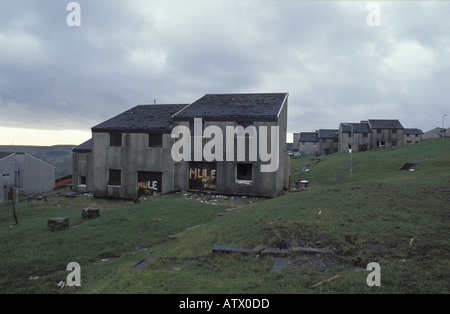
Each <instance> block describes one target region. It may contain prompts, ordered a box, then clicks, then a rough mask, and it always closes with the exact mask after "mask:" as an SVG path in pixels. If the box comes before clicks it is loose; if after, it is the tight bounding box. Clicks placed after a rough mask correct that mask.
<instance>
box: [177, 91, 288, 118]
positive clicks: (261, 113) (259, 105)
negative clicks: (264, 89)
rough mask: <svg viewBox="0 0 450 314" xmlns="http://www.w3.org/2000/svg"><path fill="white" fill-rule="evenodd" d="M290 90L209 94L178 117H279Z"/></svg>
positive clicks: (178, 114)
mask: <svg viewBox="0 0 450 314" xmlns="http://www.w3.org/2000/svg"><path fill="white" fill-rule="evenodd" d="M287 96H288V94H287V93H255V94H206V95H204V96H203V97H201V98H200V99H198V100H197V101H195V102H193V103H192V104H191V105H189V106H187V107H186V108H184V109H183V110H182V111H180V112H179V113H177V114H176V115H175V116H174V117H173V118H174V120H177V121H183V120H192V119H194V118H202V119H203V120H207V121H231V120H234V121H276V119H277V117H278V113H279V112H280V109H281V107H282V105H283V103H284V101H285V99H286V97H287Z"/></svg>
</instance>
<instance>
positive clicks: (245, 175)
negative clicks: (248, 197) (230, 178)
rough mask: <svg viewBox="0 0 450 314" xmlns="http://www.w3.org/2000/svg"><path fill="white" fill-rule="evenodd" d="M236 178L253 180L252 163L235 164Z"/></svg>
mask: <svg viewBox="0 0 450 314" xmlns="http://www.w3.org/2000/svg"><path fill="white" fill-rule="evenodd" d="M236 179H237V180H245V181H251V180H253V165H252V164H236Z"/></svg>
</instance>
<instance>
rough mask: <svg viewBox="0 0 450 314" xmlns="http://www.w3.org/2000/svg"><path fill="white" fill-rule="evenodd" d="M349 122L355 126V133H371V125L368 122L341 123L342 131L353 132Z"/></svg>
mask: <svg viewBox="0 0 450 314" xmlns="http://www.w3.org/2000/svg"><path fill="white" fill-rule="evenodd" d="M347 124H351V125H352V126H353V133H370V127H369V124H368V123H367V122H361V123H341V125H342V133H351V132H352V128H351V127H350V126H349V125H347Z"/></svg>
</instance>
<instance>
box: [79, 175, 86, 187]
mask: <svg viewBox="0 0 450 314" xmlns="http://www.w3.org/2000/svg"><path fill="white" fill-rule="evenodd" d="M79 184H84V185H86V176H80V182H79Z"/></svg>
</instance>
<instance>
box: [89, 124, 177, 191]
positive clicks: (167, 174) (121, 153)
mask: <svg viewBox="0 0 450 314" xmlns="http://www.w3.org/2000/svg"><path fill="white" fill-rule="evenodd" d="M92 139H93V147H92V157H93V158H92V165H93V167H92V171H93V174H94V175H93V180H92V189H93V193H94V195H96V196H106V197H119V198H135V197H137V179H138V178H137V177H138V172H139V171H146V172H161V173H162V178H161V179H162V180H161V181H162V183H161V192H162V193H165V192H169V191H173V190H174V187H175V184H174V163H173V160H172V157H171V153H170V151H171V147H172V139H171V138H170V134H163V144H162V148H157V147H148V134H146V133H122V146H120V147H116V146H109V133H100V132H94V133H93V134H92ZM110 169H116V170H121V185H120V186H115V185H109V184H108V179H109V170H110Z"/></svg>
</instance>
